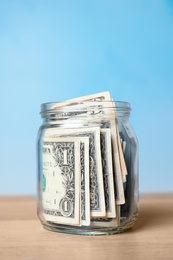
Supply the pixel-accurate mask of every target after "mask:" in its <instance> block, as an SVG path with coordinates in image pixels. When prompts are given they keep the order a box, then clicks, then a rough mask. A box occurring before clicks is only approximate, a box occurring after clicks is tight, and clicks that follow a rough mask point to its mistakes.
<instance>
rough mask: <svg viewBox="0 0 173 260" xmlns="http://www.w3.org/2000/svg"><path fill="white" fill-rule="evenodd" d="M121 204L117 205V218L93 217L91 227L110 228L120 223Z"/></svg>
mask: <svg viewBox="0 0 173 260" xmlns="http://www.w3.org/2000/svg"><path fill="white" fill-rule="evenodd" d="M120 207H121V206H120V205H116V218H100V219H92V220H91V224H90V225H91V227H95V228H102V227H108V228H111V227H112V228H113V229H114V228H115V227H118V226H119V225H120V211H121V209H120Z"/></svg>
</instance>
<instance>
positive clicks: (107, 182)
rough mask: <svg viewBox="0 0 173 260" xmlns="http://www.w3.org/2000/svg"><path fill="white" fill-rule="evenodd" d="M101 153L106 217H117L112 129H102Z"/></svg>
mask: <svg viewBox="0 0 173 260" xmlns="http://www.w3.org/2000/svg"><path fill="white" fill-rule="evenodd" d="M101 155H102V167H103V179H104V189H105V204H106V217H112V218H114V217H116V211H115V191H114V184H113V183H114V181H113V165H112V149H111V131H110V129H101Z"/></svg>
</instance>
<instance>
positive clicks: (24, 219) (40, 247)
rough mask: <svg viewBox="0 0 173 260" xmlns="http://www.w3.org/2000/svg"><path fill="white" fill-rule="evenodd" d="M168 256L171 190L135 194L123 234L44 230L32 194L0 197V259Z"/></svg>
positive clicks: (171, 254) (172, 253) (172, 254)
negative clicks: (137, 199) (136, 206)
mask: <svg viewBox="0 0 173 260" xmlns="http://www.w3.org/2000/svg"><path fill="white" fill-rule="evenodd" d="M6 259H7V260H11V259H13V260H15V259H17V260H20V259H22V260H42V259H43V260H44V259H45V260H52V259H58V260H61V259H62V260H63V259H70V260H73V259H74V260H75V259H80V260H85V259H87V260H92V259H99V260H102V259H106V260H108V259H111V260H112V259H115V260H119V259H120V260H121V259H123V260H124V259H129V260H131V259H132V260H133V259H134V260H138V259H139V260H140V259H145V260H150V259H151V260H152V259H157V260H159V259H160V260H166V259H171V260H173V194H160V195H158V194H157V195H156V194H155V195H144V196H142V197H141V210H140V217H139V220H138V221H137V223H136V225H135V227H134V228H133V229H131V230H130V231H129V232H126V233H122V234H119V235H110V236H97V237H93V236H79V235H69V234H63V233H62V234H61V233H56V232H51V231H47V230H45V229H44V228H43V227H42V226H41V224H40V222H39V220H38V219H37V216H36V201H35V199H34V198H32V197H0V260H6Z"/></svg>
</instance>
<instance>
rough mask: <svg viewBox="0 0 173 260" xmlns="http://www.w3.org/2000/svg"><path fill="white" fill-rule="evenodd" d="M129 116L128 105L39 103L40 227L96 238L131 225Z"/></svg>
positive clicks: (133, 162)
mask: <svg viewBox="0 0 173 260" xmlns="http://www.w3.org/2000/svg"><path fill="white" fill-rule="evenodd" d="M129 115H130V105H129V103H127V102H118V101H116V102H112V101H99V102H98V101H92V102H91V101H87V102H76V103H68V104H64V103H44V104H42V106H41V116H42V118H43V123H42V125H41V127H40V129H39V132H38V143H37V150H38V208H37V212H38V217H39V219H40V221H41V223H42V224H43V226H44V227H45V228H47V229H49V230H53V231H59V232H66V233H74V234H86V235H101V234H115V233H120V232H123V231H125V230H127V229H129V228H130V227H132V226H133V224H134V223H135V220H136V218H137V215H138V144H137V139H136V136H135V134H134V131H133V129H132V127H131V126H130V123H129ZM123 162H124V163H125V165H124V164H123Z"/></svg>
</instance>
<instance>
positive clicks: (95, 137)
mask: <svg viewBox="0 0 173 260" xmlns="http://www.w3.org/2000/svg"><path fill="white" fill-rule="evenodd" d="M45 136H73V137H79V138H81V137H88V138H89V174H90V211H91V216H92V217H102V216H106V207H105V195H104V185H103V171H102V161H101V147H100V127H82V128H80V129H77V128H73V129H72V128H69V129H65V128H63V129H57V128H51V129H47V130H46V131H45Z"/></svg>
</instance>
